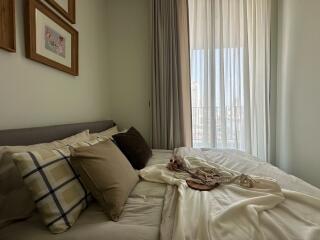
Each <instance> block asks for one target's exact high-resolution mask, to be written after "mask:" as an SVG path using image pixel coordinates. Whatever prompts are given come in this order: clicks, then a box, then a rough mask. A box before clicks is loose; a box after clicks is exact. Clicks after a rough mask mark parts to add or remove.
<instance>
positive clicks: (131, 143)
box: [112, 127, 152, 169]
mask: <svg viewBox="0 0 320 240" xmlns="http://www.w3.org/2000/svg"><path fill="white" fill-rule="evenodd" d="M112 137H113V139H114V141H115V142H116V144H117V146H118V147H119V148H120V150H121V151H122V152H123V154H124V155H126V157H127V158H128V160H129V162H130V163H131V165H132V166H133V167H134V168H135V169H142V168H144V167H145V166H146V164H147V162H148V160H149V159H150V157H151V156H152V151H151V148H150V147H149V146H148V144H147V142H146V141H145V140H144V138H143V137H142V136H141V134H140V133H139V132H138V131H137V130H136V129H135V128H134V127H131V128H130V129H129V130H128V131H127V132H124V133H118V134H116V135H113V136H112Z"/></svg>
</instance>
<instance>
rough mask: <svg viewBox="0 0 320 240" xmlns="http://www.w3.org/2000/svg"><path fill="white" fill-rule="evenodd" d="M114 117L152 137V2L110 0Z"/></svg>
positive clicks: (109, 75) (108, 16)
mask: <svg viewBox="0 0 320 240" xmlns="http://www.w3.org/2000/svg"><path fill="white" fill-rule="evenodd" d="M106 15H107V22H106V24H107V32H108V36H107V46H108V49H107V58H108V64H107V66H108V70H107V72H108V75H107V76H108V79H109V80H110V89H111V93H110V94H111V95H110V96H111V113H112V119H113V120H114V121H115V122H117V123H118V125H119V126H120V127H121V128H128V127H131V126H134V127H136V128H137V129H138V130H139V131H141V133H142V134H143V135H144V137H145V138H146V139H147V140H148V141H149V142H150V138H151V111H150V108H149V101H150V98H151V1H150V0H134V1H133V0H107V11H106Z"/></svg>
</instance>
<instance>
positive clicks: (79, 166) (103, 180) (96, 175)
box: [71, 140, 139, 221]
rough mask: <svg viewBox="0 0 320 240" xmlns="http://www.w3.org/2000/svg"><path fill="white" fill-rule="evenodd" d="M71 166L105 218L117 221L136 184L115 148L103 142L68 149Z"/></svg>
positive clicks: (111, 143) (128, 166) (126, 162)
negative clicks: (96, 201)
mask: <svg viewBox="0 0 320 240" xmlns="http://www.w3.org/2000/svg"><path fill="white" fill-rule="evenodd" d="M71 163H72V166H74V168H75V169H76V171H78V172H79V174H80V176H81V179H82V180H83V182H84V184H85V185H86V186H87V188H88V189H89V190H90V191H91V193H92V195H93V197H94V198H96V199H97V200H98V202H99V203H100V205H101V207H102V208H103V210H104V212H105V213H106V214H107V216H108V217H109V218H110V219H111V220H113V221H118V220H119V217H120V215H121V213H122V210H123V207H124V204H125V202H126V201H127V199H128V196H129V194H130V192H131V191H132V189H133V188H134V186H135V185H136V184H137V182H138V181H139V178H138V175H137V173H136V172H135V170H134V169H133V168H132V166H131V164H130V163H129V161H128V160H127V159H126V157H125V156H124V155H123V154H122V152H121V151H120V150H119V148H118V147H117V146H116V145H115V144H114V143H113V142H112V141H111V140H107V141H105V142H102V143H98V144H96V145H94V146H90V147H82V148H77V149H71Z"/></svg>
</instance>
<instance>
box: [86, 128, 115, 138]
mask: <svg viewBox="0 0 320 240" xmlns="http://www.w3.org/2000/svg"><path fill="white" fill-rule="evenodd" d="M117 133H119V129H118V126H117V125H116V126H114V127H112V128H109V129H107V130H105V131H102V132H98V133H91V134H90V136H91V138H93V139H94V138H97V137H101V138H105V139H112V135H115V134H117Z"/></svg>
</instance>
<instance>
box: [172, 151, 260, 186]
mask: <svg viewBox="0 0 320 240" xmlns="http://www.w3.org/2000/svg"><path fill="white" fill-rule="evenodd" d="M167 168H168V169H169V170H170V171H175V172H183V173H187V174H188V177H187V178H186V182H187V184H188V186H189V187H191V188H193V189H196V190H202V191H208V190H212V189H213V188H215V187H217V186H219V185H220V184H232V183H234V184H237V185H239V186H242V187H247V188H252V187H253V185H254V183H255V182H256V180H254V179H253V178H252V177H250V176H248V175H246V174H240V175H235V174H234V173H229V172H225V171H222V170H220V169H218V168H215V167H196V168H189V167H187V165H186V164H185V162H184V160H183V158H181V157H179V156H173V157H172V158H171V159H170V162H169V163H168V165H167Z"/></svg>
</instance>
